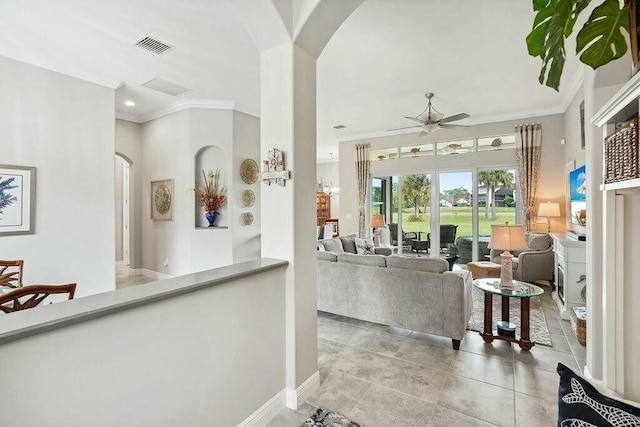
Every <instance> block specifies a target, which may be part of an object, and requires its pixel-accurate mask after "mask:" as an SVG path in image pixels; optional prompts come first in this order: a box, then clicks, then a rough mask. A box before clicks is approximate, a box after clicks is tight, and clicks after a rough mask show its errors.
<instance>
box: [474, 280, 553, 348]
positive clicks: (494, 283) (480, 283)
mask: <svg viewBox="0 0 640 427" xmlns="http://www.w3.org/2000/svg"><path fill="white" fill-rule="evenodd" d="M513 285H514V287H515V289H513V290H509V289H501V288H500V280H499V279H498V280H496V279H477V280H474V281H473V286H475V287H476V288H478V289H480V290H482V291H483V292H484V331H483V332H481V333H480V336H481V337H482V339H483V340H484V342H487V343H490V342H493V340H494V339H499V340H505V341H510V342H514V343H517V344H518V345H519V346H520V348H521V349H522V350H524V351H529V350H530V349H531V347H533V345H534V343H533V342H532V341H531V340H530V339H529V299H530V298H532V297H537V296H539V295H542V294H543V293H544V291H543V290H542V288H540V287H539V286H536V285H532V284H530V283H527V282H520V281H518V280H514V281H513ZM494 294H495V295H500V296H501V297H502V317H501V318H502V321H501V322H498V325H497V331H496V333H494V331H493V295H494ZM509 298H520V338H518V337H516V334H515V325H514V324H513V323H510V322H509Z"/></svg>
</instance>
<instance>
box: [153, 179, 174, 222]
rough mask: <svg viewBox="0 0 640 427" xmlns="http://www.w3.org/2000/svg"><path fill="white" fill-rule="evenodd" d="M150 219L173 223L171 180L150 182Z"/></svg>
mask: <svg viewBox="0 0 640 427" xmlns="http://www.w3.org/2000/svg"><path fill="white" fill-rule="evenodd" d="M151 219H152V220H154V221H173V179H163V180H160V181H151Z"/></svg>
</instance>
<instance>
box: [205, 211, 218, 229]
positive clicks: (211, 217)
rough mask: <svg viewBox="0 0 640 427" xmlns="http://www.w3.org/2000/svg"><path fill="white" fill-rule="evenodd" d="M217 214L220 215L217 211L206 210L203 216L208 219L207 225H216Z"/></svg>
mask: <svg viewBox="0 0 640 427" xmlns="http://www.w3.org/2000/svg"><path fill="white" fill-rule="evenodd" d="M219 216H220V213H219V212H207V214H206V215H205V217H206V218H207V221H209V227H215V226H216V220H217V219H218V217H219Z"/></svg>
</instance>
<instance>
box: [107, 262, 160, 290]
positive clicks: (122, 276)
mask: <svg viewBox="0 0 640 427" xmlns="http://www.w3.org/2000/svg"><path fill="white" fill-rule="evenodd" d="M153 280H154V279H151V278H149V277H147V276H141V275H138V276H130V275H129V268H128V267H124V266H117V267H116V289H122V288H128V287H130V286H136V285H141V284H143V283H149V282H153Z"/></svg>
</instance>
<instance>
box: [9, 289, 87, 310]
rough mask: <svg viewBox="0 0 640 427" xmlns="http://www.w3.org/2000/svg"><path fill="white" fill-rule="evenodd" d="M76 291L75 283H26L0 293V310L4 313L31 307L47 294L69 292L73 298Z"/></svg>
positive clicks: (70, 297)
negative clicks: (2, 293)
mask: <svg viewBox="0 0 640 427" xmlns="http://www.w3.org/2000/svg"><path fill="white" fill-rule="evenodd" d="M75 292H76V284H75V283H67V284H65V285H27V286H22V287H20V288H17V289H15V290H13V291H10V292H7V293H6V294H4V295H0V310H2V311H4V312H5V313H12V312H14V311H19V310H26V309H27V308H33V307H35V306H37V305H38V304H40V303H41V302H42V301H44V299H45V298H47V297H48V296H49V295H53V294H66V293H68V294H69V299H73V295H74V294H75Z"/></svg>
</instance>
